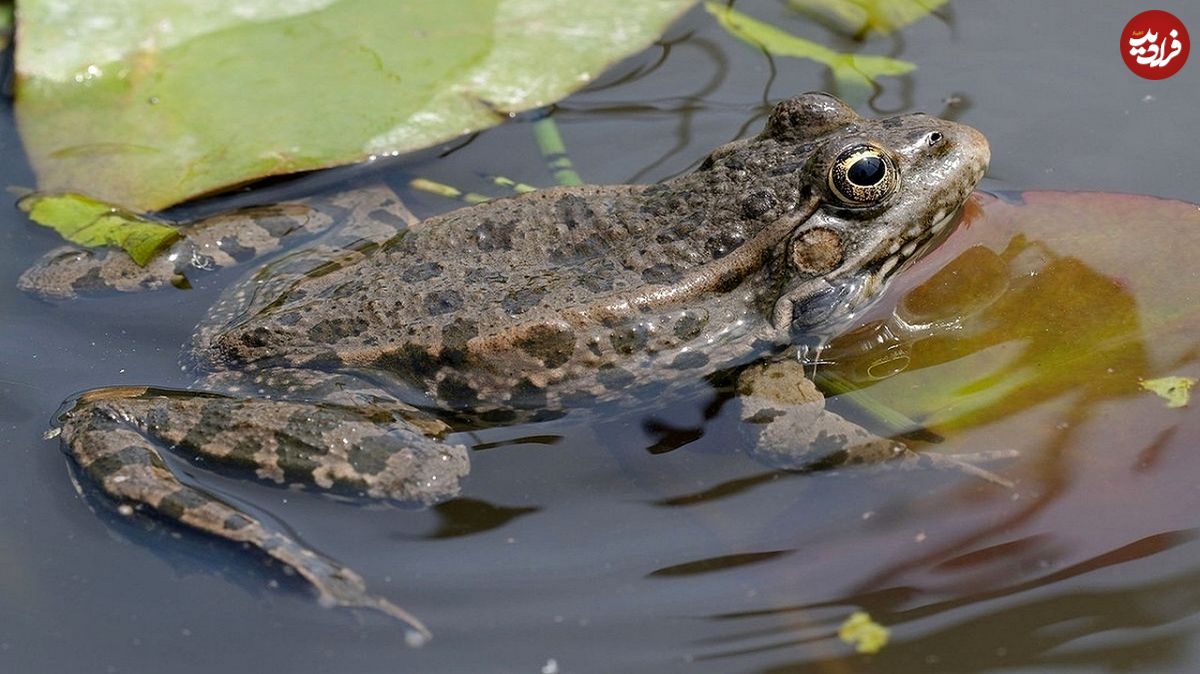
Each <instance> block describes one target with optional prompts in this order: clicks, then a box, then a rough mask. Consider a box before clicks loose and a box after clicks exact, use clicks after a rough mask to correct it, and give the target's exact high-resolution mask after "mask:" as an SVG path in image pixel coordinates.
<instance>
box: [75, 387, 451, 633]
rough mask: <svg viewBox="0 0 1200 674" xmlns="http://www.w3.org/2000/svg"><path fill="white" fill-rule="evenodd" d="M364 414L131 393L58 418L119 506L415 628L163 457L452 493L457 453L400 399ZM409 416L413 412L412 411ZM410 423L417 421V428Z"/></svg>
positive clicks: (269, 476) (362, 491) (283, 478)
mask: <svg viewBox="0 0 1200 674" xmlns="http://www.w3.org/2000/svg"><path fill="white" fill-rule="evenodd" d="M370 397H371V398H372V399H374V402H372V403H371V404H367V405H364V406H355V405H342V404H336V403H318V402H311V401H304V400H300V401H296V400H271V399H266V398H245V397H233V396H227V395H220V394H211V393H202V392H196V391H167V390H161V389H149V388H141V387H121V388H108V389H97V390H94V391H89V392H87V393H85V394H83V395H81V396H80V397H79V398H78V399H77V400H76V401H75V403H74V405H73V406H72V407H71V408H70V409H69V410H68V411H67V412H65V413H64V414H63V415H62V416H61V417H60V423H61V437H62V440H63V444H64V446H65V447H66V449H67V451H68V452H69V453H70V455H71V456H72V458H73V459H74V460H75V461H76V462H77V464H78V465H79V466H80V468H81V469H82V470H83V472H84V473H85V474H86V475H87V476H88V477H89V478H90V479H91V480H92V481H93V482H94V483H95V484H96V485H97V486H99V488H100V489H101V490H102V491H104V493H105V494H107V495H108V496H109V497H111V498H112V499H114V500H115V501H116V502H117V503H118V504H120V505H122V506H133V507H136V508H148V509H150V510H152V511H154V512H155V513H157V514H158V515H160V516H162V517H165V518H167V519H169V520H173V521H176V522H179V523H181V524H184V525H187V526H190V527H193V528H195V529H198V530H201V531H204V532H206V533H209V534H213V535H215V536H219V537H221V538H225V539H228V540H231V541H237V542H240V543H246V544H249V545H253V546H255V547H256V548H258V549H260V550H262V551H263V552H264V553H266V554H268V555H270V556H271V557H274V558H275V559H278V560H279V561H281V562H283V563H284V564H287V565H288V566H290V567H292V568H293V569H295V570H296V571H297V572H298V573H299V574H300V575H301V576H302V577H303V578H305V579H306V580H307V581H308V582H309V583H311V584H312V585H313V587H315V588H316V590H317V592H318V594H319V596H320V598H321V600H322V602H323V603H324V604H327V605H337V606H347V607H363V608H371V609H375V610H379V611H381V612H383V613H386V614H388V615H391V616H394V617H396V618H398V619H400V620H403V621H404V622H406V623H408V624H409V625H411V626H412V627H413V628H414V629H415V630H416V631H417V632H418V633H419V634H421V635H426V634H427V631H426V630H425V628H424V626H422V625H421V623H420V622H419V621H418V620H417V619H416V618H414V617H412V616H411V615H409V614H408V613H406V612H405V611H404V610H402V609H401V608H399V607H398V606H396V605H394V604H392V603H391V602H389V601H388V600H386V599H383V598H381V597H376V596H373V595H371V594H370V593H369V592H368V591H367V589H366V587H365V584H364V583H363V580H362V578H361V577H360V576H359V575H358V574H356V573H355V572H354V571H352V570H351V569H348V568H346V567H344V566H342V565H341V564H339V563H338V562H336V561H334V560H332V559H330V558H328V557H325V556H323V555H321V554H319V553H317V552H314V551H312V550H310V549H308V548H307V547H305V546H304V545H303V544H302V543H300V542H299V541H297V540H295V539H294V538H293V537H292V536H290V535H289V534H288V533H287V532H286V531H285V530H283V529H282V528H280V527H278V526H275V525H273V524H272V523H270V522H268V521H263V520H260V519H258V518H255V517H254V516H252V515H250V514H249V513H247V512H245V511H243V510H241V509H240V508H238V507H237V506H236V505H233V504H231V503H229V502H226V501H225V500H223V499H221V498H219V497H218V496H215V495H214V494H211V493H209V492H208V491H205V490H204V489H202V488H199V487H196V486H193V485H190V484H184V482H183V481H182V480H180V479H179V476H178V475H177V474H176V473H175V472H173V471H172V469H171V467H170V464H169V463H168V461H166V460H165V458H164V454H163V450H170V451H171V452H173V453H176V454H181V455H183V456H184V457H186V458H187V459H189V461H188V465H196V464H199V465H206V466H211V467H214V468H218V467H219V468H223V469H226V470H227V471H228V470H233V471H241V472H245V473H248V474H250V475H253V476H255V477H258V478H259V479H263V480H268V481H271V482H275V483H279V484H296V483H302V484H305V485H308V486H313V487H316V488H319V489H324V490H329V491H339V492H342V493H350V494H356V495H363V496H368V497H374V498H386V499H395V500H401V501H419V502H425V503H429V502H434V501H437V500H440V499H444V498H447V497H450V496H452V495H454V494H455V493H457V490H458V483H459V480H460V479H461V478H463V477H464V476H465V475H466V473H467V470H468V459H467V451H466V449H465V448H464V447H462V446H461V445H450V444H446V443H443V442H441V441H440V440H438V439H436V438H433V437H430V436H428V435H426V432H428V431H432V430H436V425H435V424H436V422H428V423H423V424H421V422H413V421H410V420H408V419H406V418H405V417H406V416H409V415H408V411H410V410H411V408H407V406H404V405H403V404H402V403H399V402H398V401H394V400H387V399H379V398H377V397H376V396H374V395H372V396H370ZM414 414H415V412H414ZM418 424H421V425H418Z"/></svg>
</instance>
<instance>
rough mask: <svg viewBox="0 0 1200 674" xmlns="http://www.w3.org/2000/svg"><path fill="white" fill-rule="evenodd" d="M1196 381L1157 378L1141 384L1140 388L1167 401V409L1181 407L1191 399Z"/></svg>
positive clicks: (1180, 378) (1188, 378)
mask: <svg viewBox="0 0 1200 674" xmlns="http://www.w3.org/2000/svg"><path fill="white" fill-rule="evenodd" d="M1195 385H1196V380H1195V379H1193V378H1191V377H1159V378H1158V379H1147V380H1145V381H1143V382H1142V388H1143V389H1145V390H1147V391H1150V392H1151V393H1153V394H1155V395H1157V396H1158V397H1159V398H1162V399H1163V400H1165V401H1167V407H1183V406H1184V405H1187V404H1188V400H1189V399H1190V398H1191V397H1192V387H1193V386H1195Z"/></svg>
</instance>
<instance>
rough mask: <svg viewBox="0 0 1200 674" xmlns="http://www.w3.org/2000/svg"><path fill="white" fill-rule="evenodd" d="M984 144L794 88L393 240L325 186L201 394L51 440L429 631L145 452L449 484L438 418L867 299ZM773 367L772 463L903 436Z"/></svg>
mask: <svg viewBox="0 0 1200 674" xmlns="http://www.w3.org/2000/svg"><path fill="white" fill-rule="evenodd" d="M856 148H857V149H856ZM864 148H865V149H864ZM864 153H865V154H864ZM862 157H868V161H867V162H866V163H859V160H860V159H861V158H862ZM987 161H988V149H987V143H986V141H985V140H984V139H983V137H982V136H981V135H980V134H979V133H978V132H976V131H974V130H973V129H970V128H968V127H964V126H961V125H958V124H954V123H951V122H947V121H943V120H939V119H936V118H932V117H928V116H925V115H907V116H901V117H893V118H889V119H884V120H868V119H864V118H861V117H859V116H858V115H856V114H855V113H854V112H853V111H852V110H850V109H849V108H848V107H846V106H845V105H844V104H843V103H841V102H840V101H838V100H837V99H835V98H832V97H830V96H827V95H823V94H805V95H803V96H799V97H796V98H793V99H790V100H788V101H784V102H783V103H780V104H779V105H778V106H777V107H776V108H775V110H774V111H773V113H772V115H771V117H770V120H769V122H768V124H767V127H766V129H765V130H764V131H763V132H762V133H761V134H759V135H758V136H756V137H754V138H750V139H747V140H743V141H738V142H735V143H730V144H729V145H726V146H723V147H721V148H718V149H717V150H716V151H714V152H713V153H712V154H711V155H710V156H709V157H708V158H707V159H706V160H705V161H704V162H703V164H702V165H701V166H700V168H699V169H698V170H696V171H695V172H693V173H690V174H688V175H684V176H681V177H679V178H676V179H673V180H670V181H667V182H664V183H661V184H657V185H621V186H606V187H596V186H586V187H560V188H553V189H546V190H541V191H538V192H535V193H532V194H528V195H523V196H519V197H513V198H509V199H502V200H498V201H494V202H489V203H486V204H483V205H479V206H474V207H471V208H465V209H462V210H458V211H454V212H452V213H449V214H446V215H444V216H440V217H437V218H433V219H431V220H428V221H426V222H424V223H421V224H419V225H417V226H415V227H411V228H409V229H407V230H401V231H399V233H397V231H398V230H396V229H395V228H394V225H396V224H402V223H404V222H411V217H410V216H408V214H407V212H406V211H404V210H403V208H402V207H401V206H400V205H399V204H398V203H397V202H395V200H394V199H393V198H392V197H391V196H390V193H388V192H386V191H384V190H378V189H377V190H368V191H364V192H359V193H350V194H346V195H340V196H338V197H335V198H334V199H333V200H332V201H331V202H329V203H328V204H325V205H324V206H322V207H320V208H319V209H318V210H320V211H321V212H322V213H325V214H327V215H329V216H330V217H331V218H332V219H333V220H335V221H337V222H340V223H341V224H340V225H338V226H336V228H335V229H334V230H333V232H332V234H331V235H330V236H329V237H327V238H325V239H324V240H320V241H318V242H317V243H316V244H315V245H312V246H310V247H308V248H305V249H302V250H300V251H299V252H296V253H293V254H290V255H287V256H285V257H283V258H281V259H279V260H278V261H276V262H274V263H272V264H270V265H268V266H266V267H264V268H262V269H260V270H258V271H257V272H256V273H254V274H252V275H251V276H250V277H249V278H248V279H247V280H246V281H245V282H244V283H242V284H241V285H239V286H236V287H233V288H231V289H230V290H229V291H227V292H226V294H225V295H224V297H223V298H222V300H221V301H220V302H219V303H218V304H217V305H216V306H215V307H214V308H213V309H212V311H211V313H210V315H209V317H208V318H207V319H206V320H205V321H204V323H202V325H201V326H200V328H199V329H198V331H197V335H196V339H195V343H194V345H193V349H192V350H191V360H192V365H193V366H194V367H195V368H196V369H197V370H198V371H199V372H200V373H201V376H200V378H199V379H198V381H197V383H196V384H195V386H194V387H193V390H189V391H162V390H157V389H145V388H118V389H100V390H96V391H91V392H88V393H85V394H83V395H82V396H81V397H80V398H79V399H78V400H77V401H74V403H73V405H72V406H71V407H70V408H69V409H68V410H67V411H66V412H65V413H64V414H63V415H62V417H61V423H62V436H63V438H64V442H65V444H66V446H67V447H68V449H69V451H70V452H71V454H72V455H73V457H74V458H75V460H76V461H77V462H78V463H79V465H80V466H81V467H82V468H83V469H84V471H85V472H86V473H87V474H88V475H89V476H90V477H91V478H92V479H93V480H94V481H95V482H96V483H97V484H98V485H99V486H100V488H101V489H102V490H103V491H105V492H106V493H107V494H108V495H110V496H111V497H112V498H114V499H116V500H117V501H118V502H120V503H125V504H132V505H136V506H147V507H150V508H152V509H154V510H155V511H157V512H158V513H159V514H161V515H163V516H165V517H167V518H170V519H173V520H177V521H179V522H182V523H184V524H188V525H191V526H193V527H195V528H198V529H201V530H204V531H207V532H209V533H212V534H215V535H217V536H221V537H224V538H228V539H231V540H236V541H243V542H247V543H250V544H252V545H256V546H258V547H260V548H261V549H263V550H264V551H266V552H267V553H268V554H270V555H272V556H274V557H276V558H278V559H280V560H282V561H283V562H285V563H287V564H289V565H291V566H292V567H294V568H295V569H296V570H297V571H298V572H299V573H301V574H302V575H303V576H304V577H305V578H307V579H308V580H309V581H310V582H311V583H312V584H313V585H314V586H315V587H316V588H317V590H318V592H319V593H320V595H321V597H322V599H323V600H325V601H326V602H327V603H331V604H338V605H346V606H368V607H372V608H376V609H379V610H383V611H386V612H388V613H391V614H392V615H396V616H398V617H401V618H403V619H405V620H407V621H409V622H410V624H412V625H414V626H415V627H417V628H418V629H421V630H423V628H421V627H420V625H419V623H418V622H417V621H416V620H415V619H413V618H411V616H407V615H406V614H404V613H403V612H402V611H401V610H400V609H399V608H398V607H396V606H394V605H392V604H391V603H389V602H388V601H387V600H385V599H382V598H378V597H375V596H372V595H370V594H368V593H367V592H366V590H365V588H364V587H363V584H362V581H361V579H360V578H359V577H358V576H357V575H355V574H354V573H353V572H352V571H350V570H349V569H346V568H344V567H341V566H340V565H338V564H337V563H336V562H334V561H332V560H330V559H328V558H325V557H323V556H320V555H318V554H316V553H313V552H311V551H309V550H306V549H304V548H303V547H302V546H301V545H300V544H299V543H297V542H296V541H294V540H293V539H292V538H290V537H289V536H288V535H286V533H284V532H282V531H279V530H277V529H275V528H273V527H271V526H270V525H268V524H265V523H262V522H260V521H258V520H256V519H255V518H253V517H251V516H250V515H248V514H246V513H244V512H241V511H240V510H238V508H237V507H236V506H234V505H232V504H228V503H225V502H223V501H221V500H220V499H218V498H217V497H215V496H213V495H211V494H209V493H207V492H204V491H202V490H200V489H198V488H195V487H191V486H186V485H184V484H182V483H181V482H180V481H179V480H178V479H177V477H176V476H175V475H173V474H172V472H171V471H170V470H169V468H168V466H167V464H166V462H164V461H163V459H162V456H161V454H160V451H161V450H162V449H164V448H165V449H170V450H173V451H176V452H181V453H183V454H184V455H185V456H188V457H191V458H200V459H202V460H203V462H204V463H205V464H207V465H212V466H223V467H225V468H231V469H240V470H243V471H246V472H249V473H252V474H254V475H256V476H258V477H259V478H262V479H266V480H271V481H275V482H278V483H302V484H306V485H310V486H313V487H316V488H321V489H328V490H338V491H344V492H348V493H353V494H360V495H366V496H370V497H378V498H388V499H397V500H409V501H411V500H416V501H423V502H432V501H436V500H439V499H443V498H446V497H448V496H452V495H454V494H455V493H456V492H457V489H458V482H459V480H460V479H461V478H462V477H464V476H465V475H466V473H467V470H468V461H467V452H466V449H465V448H464V447H463V446H461V445H457V444H451V443H447V442H443V441H442V439H441V438H442V436H443V435H444V434H445V433H446V432H447V431H449V430H450V428H449V427H448V426H447V425H446V424H445V423H444V422H442V421H440V420H438V418H437V415H438V412H439V411H444V412H447V413H449V412H453V413H454V415H453V418H455V419H463V418H469V417H470V416H472V415H475V416H476V417H478V418H480V419H483V420H485V421H489V422H497V421H505V420H510V419H516V418H521V417H525V416H527V415H530V414H536V413H538V412H545V411H547V410H557V409H564V408H571V407H577V406H583V405H586V404H589V403H591V402H595V401H605V400H612V399H622V398H627V397H628V396H629V394H630V389H632V388H635V387H639V386H643V385H651V384H653V385H657V386H664V385H665V386H669V385H671V384H672V383H675V382H695V381H697V380H698V379H700V378H701V377H703V376H705V375H708V374H711V373H713V372H716V371H720V370H725V369H729V368H734V367H738V366H741V365H745V364H747V363H751V362H752V361H755V360H759V359H762V358H763V357H765V356H772V355H775V354H778V353H779V352H780V351H781V350H782V349H784V348H785V347H786V346H788V345H789V344H791V343H793V342H794V341H795V340H796V339H797V338H798V337H799V336H801V335H805V334H813V333H814V332H817V333H819V332H821V331H822V330H823V329H831V328H830V326H834V327H836V325H837V324H838V323H839V322H840V321H843V320H845V318H846V317H847V316H848V315H849V314H850V313H852V312H853V310H854V309H855V308H857V307H859V306H860V305H861V304H862V303H863V302H864V301H866V300H867V299H868V298H870V297H871V296H872V295H874V294H875V293H876V292H877V290H878V289H879V287H880V286H881V285H882V284H883V283H884V282H885V281H886V279H887V277H888V276H889V275H890V274H892V273H894V271H895V270H896V269H897V268H898V267H899V266H900V262H902V261H903V260H904V259H906V258H908V257H911V256H913V255H914V254H916V253H918V252H919V250H920V248H921V247H922V246H923V245H924V244H925V243H927V242H928V241H929V239H930V238H931V237H932V236H933V235H934V234H935V233H936V231H937V230H938V229H939V228H940V227H942V226H943V225H944V224H945V223H946V222H947V221H948V220H949V219H950V216H951V214H953V213H954V211H955V210H956V209H957V208H958V207H959V206H960V205H961V204H962V202H963V201H964V200H965V199H966V198H967V196H968V195H969V194H970V192H971V191H972V189H973V188H974V186H975V184H976V183H977V182H978V180H979V178H980V177H981V176H982V174H983V171H984V169H985V167H986V165H987ZM852 166H853V168H851V167H852ZM831 176H832V177H833V178H836V180H835V179H833V178H831ZM848 176H849V178H847V177H848ZM856 181H859V182H863V183H865V184H866V185H865V186H860V185H859V184H858V183H857V182H856ZM330 204H333V205H332V206H331V205H330ZM314 207H315V206H314ZM778 379H779V377H778V376H775V375H771V376H768V375H764V374H763V373H762V371H761V370H760V369H757V368H751V369H750V370H747V371H746V373H745V375H744V376H743V379H742V382H741V384H740V389H741V392H742V393H743V394H745V395H747V396H749V397H748V399H747V403H746V409H747V417H748V418H749V420H750V421H751V422H753V423H752V424H751V427H752V428H753V429H755V430H754V431H752V434H753V435H755V437H756V438H757V439H758V441H759V442H760V444H761V445H763V446H764V447H763V448H762V449H763V454H765V455H768V456H771V457H773V460H775V461H776V462H780V463H788V461H787V460H781V459H780V457H784V456H790V457H793V458H792V459H791V460H790V462H791V463H793V464H795V463H802V462H803V461H802V460H801V459H799V458H796V457H805V456H807V457H809V458H807V459H804V460H809V461H811V455H806V454H805V450H807V449H811V448H812V447H816V449H817V450H818V452H819V454H818V458H826V457H827V456H828V455H829V454H831V453H838V452H840V453H843V454H846V453H850V454H853V450H854V448H855V447H858V446H866V445H869V444H871V443H875V444H876V445H879V446H882V447H884V453H885V454H886V453H895V452H897V451H902V450H903V448H902V446H898V445H896V443H893V442H891V441H886V440H882V439H879V438H876V437H874V436H872V435H871V434H869V433H868V432H866V431H864V430H863V429H861V428H858V427H857V426H854V425H853V424H850V423H848V422H846V421H844V420H841V419H839V418H838V417H836V416H834V415H832V414H829V413H827V412H825V411H824V409H823V407H822V405H821V404H820V403H821V399H820V395H819V394H817V393H816V392H815V389H814V390H812V391H810V392H808V393H797V394H790V393H787V392H786V391H782V392H781V391H774V392H769V391H770V389H771V382H772V381H774V380H778ZM775 388H780V387H779V386H776V387H775ZM402 397H403V398H404V399H405V402H402V401H401V398H402ZM406 402H408V403H415V406H410V405H409V404H406ZM447 418H449V417H447ZM773 429H775V430H773ZM778 429H786V432H783V431H779V430H778ZM880 443H882V444H880Z"/></svg>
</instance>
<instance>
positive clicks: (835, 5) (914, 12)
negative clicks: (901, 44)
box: [788, 0, 947, 40]
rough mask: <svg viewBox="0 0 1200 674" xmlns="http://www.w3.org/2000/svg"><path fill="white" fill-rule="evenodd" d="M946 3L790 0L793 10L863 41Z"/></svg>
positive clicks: (928, 0)
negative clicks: (873, 33) (873, 34)
mask: <svg viewBox="0 0 1200 674" xmlns="http://www.w3.org/2000/svg"><path fill="white" fill-rule="evenodd" d="M946 2H947V0H788V4H789V5H791V6H792V9H794V10H796V11H798V12H801V13H803V14H805V15H806V16H809V17H811V18H813V19H816V20H817V21H820V22H821V23H823V24H825V25H826V26H829V27H830V28H831V29H833V30H835V31H837V32H839V33H842V34H843V35H849V36H851V37H854V38H856V39H860V40H861V39H863V38H865V37H866V36H867V34H868V33H870V32H872V31H874V32H876V33H879V34H881V35H887V34H888V33H891V32H893V31H896V30H899V29H901V28H904V27H905V26H907V25H909V24H912V23H915V22H917V21H919V20H921V19H922V18H924V17H925V16H928V15H929V14H931V13H933V12H934V11H935V10H936V9H937V8H938V7H941V6H942V5H944V4H946Z"/></svg>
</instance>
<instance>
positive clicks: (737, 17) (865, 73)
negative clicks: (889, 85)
mask: <svg viewBox="0 0 1200 674" xmlns="http://www.w3.org/2000/svg"><path fill="white" fill-rule="evenodd" d="M704 7H705V9H707V10H708V13H709V14H712V15H713V16H714V17H715V18H716V20H717V22H718V23H720V24H721V26H722V27H724V28H725V30H727V31H729V32H730V33H731V34H732V35H733V36H734V37H737V38H738V39H740V40H742V41H743V42H747V43H749V44H752V45H754V46H756V47H760V48H762V49H764V50H766V51H767V52H769V53H771V54H774V55H775V56H792V57H795V58H805V59H809V60H812V61H816V62H817V63H821V64H824V65H826V66H828V67H829V69H830V70H832V71H833V77H834V80H835V81H836V83H837V88H838V90H839V92H841V93H843V94H850V95H852V93H851V92H856V91H857V92H861V91H863V90H864V89H866V90H869V89H870V88H871V87H872V86H873V85H874V83H875V80H876V78H878V77H882V76H885V75H904V74H905V73H909V72H912V71H913V70H914V69H916V67H917V66H916V65H914V64H912V63H909V62H908V61H900V60H897V59H893V58H889V57H887V56H870V55H862V54H843V53H840V52H837V51H834V50H832V49H830V48H829V47H826V46H823V45H820V44H817V43H816V42H813V41H811V40H805V39H804V38H802V37H797V36H795V35H792V34H791V33H788V32H786V31H783V30H780V29H778V28H776V27H774V26H772V25H770V24H768V23H764V22H762V21H759V20H758V19H755V18H753V17H750V16H748V15H746V14H743V13H741V12H739V11H737V10H735V9H730V8H729V7H726V6H725V5H722V4H720V3H717V2H711V1H710V2H706V3H705V4H704Z"/></svg>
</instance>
